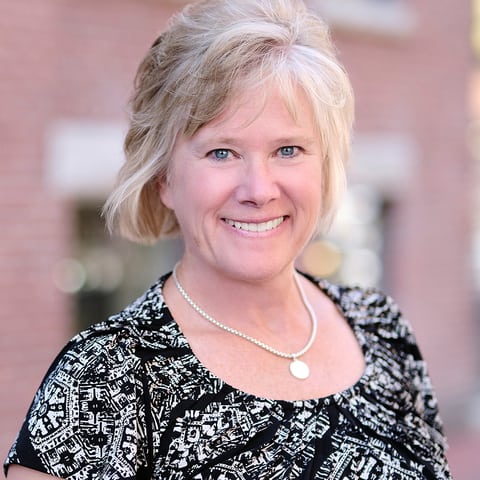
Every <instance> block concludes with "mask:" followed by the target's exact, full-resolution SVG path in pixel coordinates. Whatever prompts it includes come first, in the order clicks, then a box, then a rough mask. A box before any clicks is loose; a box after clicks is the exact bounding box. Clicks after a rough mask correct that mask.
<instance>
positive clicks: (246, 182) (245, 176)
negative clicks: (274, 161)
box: [237, 159, 280, 207]
mask: <svg viewBox="0 0 480 480" xmlns="http://www.w3.org/2000/svg"><path fill="white" fill-rule="evenodd" d="M279 196H280V186H279V182H278V178H277V177H276V175H275V171H274V167H273V166H272V165H271V164H270V163H269V162H268V160H262V159H253V160H251V161H246V162H245V164H244V168H243V171H242V174H241V180H240V182H239V186H238V188H237V200H238V201H239V202H240V203H244V204H250V205H252V206H255V207H261V206H263V205H266V204H267V203H269V202H270V201H272V200H275V199H277V198H278V197H279Z"/></svg>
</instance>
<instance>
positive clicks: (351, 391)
mask: <svg viewBox="0 0 480 480" xmlns="http://www.w3.org/2000/svg"><path fill="white" fill-rule="evenodd" d="M296 271H297V272H298V273H299V274H300V275H302V276H303V277H305V278H306V279H307V280H309V281H310V282H312V283H313V284H314V285H315V286H316V287H317V288H319V289H320V290H321V291H322V292H323V293H324V294H325V295H327V297H328V298H329V299H330V300H331V301H332V302H333V303H334V305H335V306H336V308H337V309H338V310H339V312H340V314H341V315H342V317H343V319H344V320H345V322H347V324H348V326H349V327H350V329H351V330H352V332H353V335H354V336H355V339H356V340H357V343H358V345H359V347H360V349H361V351H362V354H363V359H364V362H365V367H364V369H363V372H362V375H361V376H360V377H359V378H358V379H357V380H356V381H355V383H353V384H352V385H350V386H348V387H346V388H344V389H342V390H340V391H338V392H334V393H330V394H328V395H325V396H321V397H312V398H306V399H296V400H289V399H281V398H270V397H266V396H260V395H256V394H254V393H251V392H247V391H245V390H242V389H240V388H238V387H235V386H234V385H231V384H230V383H228V382H227V381H226V380H224V379H223V378H221V377H219V376H218V375H216V374H215V373H214V372H212V371H211V370H210V369H209V368H207V367H206V366H205V365H204V364H203V362H202V361H201V360H200V359H199V358H198V357H197V355H196V354H195V352H194V351H193V349H192V347H191V345H190V342H189V341H188V338H187V337H186V335H185V334H184V333H183V331H182V329H181V327H180V325H179V324H178V322H177V321H176V320H175V318H174V317H173V315H172V312H171V311H170V308H169V306H168V304H167V302H166V301H165V297H164V296H163V286H164V285H165V282H166V281H167V280H168V278H169V277H170V276H171V275H172V272H171V271H170V272H168V273H167V274H165V275H164V276H163V277H162V278H161V279H160V281H159V282H158V285H157V292H158V294H159V303H160V304H161V307H162V313H163V315H167V317H168V321H167V323H171V324H172V325H173V326H174V328H175V335H176V336H177V337H179V338H180V339H181V340H182V344H183V348H185V349H187V350H188V352H189V355H190V356H191V358H192V359H193V361H194V362H195V364H196V365H197V366H198V367H199V369H200V370H201V371H202V372H203V373H204V374H205V375H202V379H204V380H205V381H206V382H208V383H209V384H210V386H211V385H212V384H213V383H217V384H218V385H220V386H221V388H227V389H229V390H230V391H232V392H236V393H237V394H238V395H240V396H242V397H244V398H250V399H253V400H254V401H257V402H263V403H272V404H273V403H278V404H283V405H288V404H290V405H292V406H293V407H302V406H304V405H307V404H311V405H312V404H313V405H317V404H324V403H328V402H330V401H332V400H336V399H339V398H342V397H350V396H352V395H355V391H356V390H358V389H359V387H361V386H362V385H363V384H364V383H365V381H366V378H367V377H368V375H369V369H370V365H371V362H370V357H371V349H370V348H369V347H368V345H366V343H365V342H364V341H363V340H362V339H361V338H360V335H359V332H358V331H357V327H355V323H354V321H353V319H349V316H348V314H347V313H348V312H347V311H345V309H344V308H342V306H341V303H340V297H339V296H335V295H333V294H332V292H330V291H329V287H331V286H333V284H331V283H330V282H329V281H328V280H325V279H316V278H315V277H313V276H311V275H309V274H307V273H305V272H302V271H300V270H296Z"/></svg>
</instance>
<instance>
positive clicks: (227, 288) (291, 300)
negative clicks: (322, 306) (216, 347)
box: [177, 260, 305, 330]
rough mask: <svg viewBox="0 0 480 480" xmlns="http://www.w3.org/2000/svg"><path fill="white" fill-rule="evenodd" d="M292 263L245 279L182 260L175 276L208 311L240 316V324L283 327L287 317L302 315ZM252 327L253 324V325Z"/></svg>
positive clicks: (221, 316)
mask: <svg viewBox="0 0 480 480" xmlns="http://www.w3.org/2000/svg"><path fill="white" fill-rule="evenodd" d="M295 274H296V273H295V269H294V267H293V264H292V265H290V266H288V267H287V268H285V269H284V270H283V271H281V272H279V273H278V274H276V275H274V276H266V277H258V278H255V279H250V278H248V279H244V278H241V277H233V276H230V275H228V274H225V273H223V272H220V271H218V270H215V269H211V268H205V267H201V268H200V267H199V268H195V266H193V265H192V264H191V263H190V262H187V261H184V260H182V261H181V262H180V263H179V264H178V266H177V275H178V279H179V281H180V283H181V285H182V286H183V288H184V289H185V290H186V292H187V293H188V295H189V296H190V297H191V298H192V299H193V300H194V301H195V302H196V303H197V304H199V305H200V306H201V307H202V308H203V309H204V310H205V311H207V312H208V313H209V314H211V315H214V316H216V317H217V316H218V317H219V318H223V319H226V320H227V322H229V321H235V317H236V316H237V314H238V317H239V318H241V321H242V324H244V325H245V324H247V323H250V324H262V325H265V324H268V327H269V329H272V330H276V329H278V330H283V329H284V328H285V327H286V325H283V324H284V322H285V320H286V319H295V318H296V317H298V318H304V316H305V307H304V305H303V302H302V299H301V296H300V294H299V291H298V288H297V285H296V281H295ZM252 326H254V325H252Z"/></svg>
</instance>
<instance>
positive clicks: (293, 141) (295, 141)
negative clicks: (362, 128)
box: [195, 135, 316, 146]
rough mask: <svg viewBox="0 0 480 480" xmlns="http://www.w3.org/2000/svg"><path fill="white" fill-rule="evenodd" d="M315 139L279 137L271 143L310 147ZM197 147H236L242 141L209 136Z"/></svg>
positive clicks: (199, 140)
mask: <svg viewBox="0 0 480 480" xmlns="http://www.w3.org/2000/svg"><path fill="white" fill-rule="evenodd" d="M315 140H316V139H315V138H313V137H305V136H303V135H300V136H295V135H294V136H291V137H278V138H274V139H272V140H271V141H270V142H269V143H270V144H271V145H272V146H289V145H303V146H309V145H311V144H313V143H314V142H315ZM195 143H196V144H197V145H202V144H205V143H218V144H223V145H233V146H236V145H238V144H239V143H241V141H240V140H239V139H238V138H235V137H222V136H218V137H217V136H215V135H212V136H208V137H204V138H201V137H200V138H198V139H197V142H195Z"/></svg>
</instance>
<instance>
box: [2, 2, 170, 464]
mask: <svg viewBox="0 0 480 480" xmlns="http://www.w3.org/2000/svg"><path fill="white" fill-rule="evenodd" d="M177 7H178V2H172V3H169V2H168V1H167V2H165V1H164V2H155V1H151V0H145V1H135V2H132V1H128V0H104V1H102V2H96V1H94V0H89V1H82V2H75V1H71V0H42V1H41V2H38V1H36V0H22V2H2V3H1V4H0V71H1V74H0V225H1V227H0V229H1V235H0V305H1V308H0V329H1V330H0V384H1V386H2V387H1V390H0V392H1V393H0V419H1V423H2V428H1V430H0V457H1V459H2V460H3V458H4V457H5V455H6V452H7V450H8V447H9V445H10V444H11V442H12V441H13V439H14V436H15V433H16V431H17V430H18V428H19V427H20V424H21V421H22V418H23V416H24V414H25V412H26V409H27V407H28V405H29V403H30V401H31V399H32V397H33V394H34V392H35V390H36V388H37V386H38V384H39V383H40V381H41V379H42V377H43V374H44V373H45V371H46V369H47V367H48V365H49V364H50V362H51V361H52V360H53V358H54V356H55V354H56V353H57V352H58V351H59V349H60V348H61V346H63V344H64V342H65V341H66V340H67V339H68V338H70V336H71V335H72V333H73V332H74V329H75V326H74V325H72V315H71V310H70V309H71V305H70V301H69V298H67V297H66V296H65V295H63V294H61V293H60V292H59V291H58V290H57V289H56V288H55V286H54V283H53V279H52V276H53V271H54V269H55V267H56V266H57V265H58V262H59V261H60V260H61V259H63V258H65V257H68V255H69V253H70V248H71V245H72V242H73V237H72V227H73V225H72V222H73V220H72V211H71V208H70V205H69V202H68V201H65V200H64V199H62V198H59V197H57V196H56V195H55V193H53V192H52V191H51V189H50V188H49V185H48V182H47V179H46V178H45V159H46V152H45V148H46V141H47V140H46V139H47V136H48V131H49V127H50V126H51V125H52V123H54V122H56V121H58V120H59V119H65V118H66V119H68V118H70V119H71V118H74V119H86V120H113V121H115V120H116V121H119V120H120V121H121V120H123V119H124V106H125V103H126V100H127V98H128V95H129V92H130V88H131V83H132V80H133V75H134V72H135V69H136V67H137V64H138V62H139V60H140V58H141V56H142V55H143V54H144V52H145V51H146V49H147V48H148V46H149V45H150V44H151V42H152V41H153V39H154V37H155V36H156V34H157V33H158V32H159V31H160V30H161V29H162V28H163V26H164V24H165V21H166V19H167V18H168V17H169V16H170V15H171V13H172V12H173V10H174V8H177ZM92 175H95V172H92Z"/></svg>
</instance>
